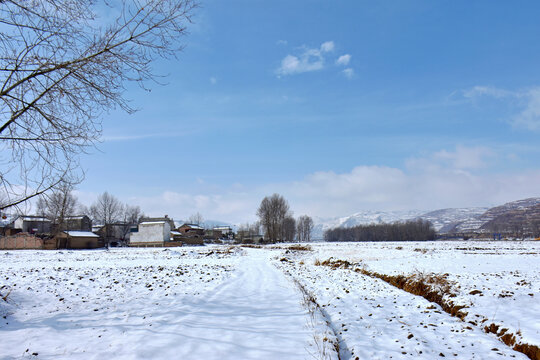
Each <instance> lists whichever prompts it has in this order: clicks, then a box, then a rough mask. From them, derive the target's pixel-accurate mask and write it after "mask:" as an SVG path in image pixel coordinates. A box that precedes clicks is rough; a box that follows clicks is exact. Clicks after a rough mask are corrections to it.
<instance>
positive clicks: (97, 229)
mask: <svg viewBox="0 0 540 360" xmlns="http://www.w3.org/2000/svg"><path fill="white" fill-rule="evenodd" d="M92 232H93V233H95V234H98V235H99V236H100V238H101V239H103V241H104V243H105V244H108V246H113V247H115V246H125V245H127V244H128V243H129V240H130V237H131V233H133V232H137V225H133V224H129V223H114V224H107V225H96V226H92Z"/></svg>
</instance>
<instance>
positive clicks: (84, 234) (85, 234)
mask: <svg viewBox="0 0 540 360" xmlns="http://www.w3.org/2000/svg"><path fill="white" fill-rule="evenodd" d="M65 233H66V234H68V235H69V236H71V237H96V238H98V237H99V235H96V234H94V233H93V232H90V231H66V232H65Z"/></svg>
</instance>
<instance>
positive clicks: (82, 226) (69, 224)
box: [62, 215, 92, 231]
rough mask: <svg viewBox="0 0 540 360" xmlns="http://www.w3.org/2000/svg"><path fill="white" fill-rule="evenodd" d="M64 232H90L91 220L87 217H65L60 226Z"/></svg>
mask: <svg viewBox="0 0 540 360" xmlns="http://www.w3.org/2000/svg"><path fill="white" fill-rule="evenodd" d="M62 230H64V231H66V230H67V231H92V220H90V218H89V217H88V216H87V215H76V216H67V217H66V219H65V220H64V225H63V226H62Z"/></svg>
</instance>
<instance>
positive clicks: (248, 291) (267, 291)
mask: <svg viewBox="0 0 540 360" xmlns="http://www.w3.org/2000/svg"><path fill="white" fill-rule="evenodd" d="M249 252H250V253H249V255H248V256H245V257H244V258H243V260H242V263H241V264H240V265H239V268H238V270H237V271H236V272H235V273H234V274H233V275H232V277H231V278H229V279H228V280H227V281H226V282H224V283H222V284H221V285H219V286H218V288H217V289H216V291H215V292H214V293H213V294H211V295H210V296H209V297H208V298H207V299H204V300H203V302H202V303H199V304H189V305H186V306H188V307H189V308H190V311H189V314H188V315H186V316H185V317H183V318H180V319H178V327H179V329H178V330H177V331H180V332H183V335H182V337H184V338H185V339H182V340H181V341H183V342H184V343H185V344H186V345H187V346H184V347H182V346H181V347H179V348H178V349H177V351H178V352H176V354H178V356H179V358H181V359H188V358H194V359H195V358H197V359H201V358H204V359H228V358H230V359H304V358H310V357H311V356H310V355H309V348H308V347H309V343H310V342H311V341H312V340H313V337H312V331H311V330H310V329H309V327H308V326H307V324H308V316H307V313H306V309H304V308H302V306H301V304H300V300H301V296H300V293H299V292H298V291H297V290H296V289H294V285H293V284H292V283H291V282H290V281H288V280H287V279H286V278H285V276H284V275H283V274H282V273H281V272H280V271H279V270H278V269H276V268H275V267H274V266H273V265H272V264H271V263H270V261H269V260H268V258H267V257H268V255H269V254H268V253H267V252H266V251H260V250H251V251H249Z"/></svg>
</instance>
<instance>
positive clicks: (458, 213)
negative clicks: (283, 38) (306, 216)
mask: <svg viewBox="0 0 540 360" xmlns="http://www.w3.org/2000/svg"><path fill="white" fill-rule="evenodd" d="M415 219H423V220H428V221H430V222H431V223H432V224H433V227H434V228H435V230H436V231H437V232H438V233H441V234H451V233H467V232H482V231H489V230H492V229H493V228H495V226H497V228H500V229H502V228H505V227H509V226H511V225H512V224H516V223H519V222H520V221H521V223H522V222H524V221H531V219H537V220H538V221H539V223H540V197H539V198H528V199H523V200H517V201H512V202H509V203H506V204H503V205H500V206H496V207H492V208H488V207H472V208H450V209H439V210H434V211H429V212H425V211H419V210H411V211H362V212H358V213H355V214H352V215H350V216H345V217H338V218H331V219H323V218H316V217H315V218H314V219H313V221H314V223H315V226H314V229H313V233H312V237H313V239H314V240H322V239H323V236H324V232H325V231H326V230H328V229H332V228H336V227H353V226H357V225H369V224H381V223H392V222H396V221H407V220H415Z"/></svg>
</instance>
